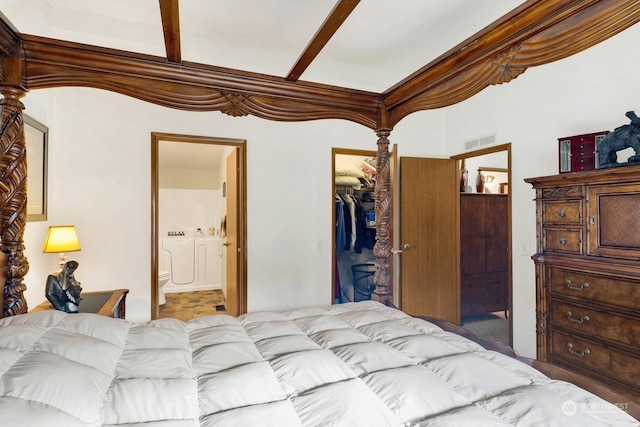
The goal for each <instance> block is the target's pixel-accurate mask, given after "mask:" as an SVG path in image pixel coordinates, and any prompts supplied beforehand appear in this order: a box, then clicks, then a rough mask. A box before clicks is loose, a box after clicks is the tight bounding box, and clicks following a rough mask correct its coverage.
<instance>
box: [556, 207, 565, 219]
mask: <svg viewBox="0 0 640 427" xmlns="http://www.w3.org/2000/svg"><path fill="white" fill-rule="evenodd" d="M564 214H565V212H564V209H560V210H559V211H558V214H557V215H558V217H559V218H562V217H564Z"/></svg>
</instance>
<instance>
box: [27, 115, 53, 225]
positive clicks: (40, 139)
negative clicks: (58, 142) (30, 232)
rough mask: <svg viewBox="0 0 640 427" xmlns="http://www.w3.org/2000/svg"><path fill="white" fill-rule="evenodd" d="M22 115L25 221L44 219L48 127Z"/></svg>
mask: <svg viewBox="0 0 640 427" xmlns="http://www.w3.org/2000/svg"><path fill="white" fill-rule="evenodd" d="M23 117H24V137H25V145H26V147H27V221H46V220H47V160H48V159H47V156H48V148H49V128H48V127H47V126H45V125H43V124H42V123H40V122H38V121H37V120H35V119H33V118H31V117H29V116H27V115H26V114H25V115H24V116H23Z"/></svg>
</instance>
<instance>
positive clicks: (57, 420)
mask: <svg viewBox="0 0 640 427" xmlns="http://www.w3.org/2000/svg"><path fill="white" fill-rule="evenodd" d="M142 423H145V424H144V425H145V426H148V427H151V426H154V427H157V426H179V427H183V426H184V427H187V426H216V427H218V426H234V427H236V426H241V427H243V426H277V427H283V426H301V425H302V426H334V425H335V426H349V427H351V426H366V427H372V426H384V427H386V426H401V425H408V426H452V425H453V426H464V427H469V426H506V425H518V426H545V427H546V426H562V427H568V426H581V427H582V426H599V425H616V426H632V425H633V426H637V425H638V422H637V421H635V420H633V419H632V418H631V417H629V416H628V415H627V414H626V413H624V412H622V411H620V410H618V409H617V408H615V407H613V406H612V405H609V404H607V403H606V402H604V401H603V400H600V399H599V398H597V397H595V396H593V395H591V394H589V393H587V392H585V391H583V390H581V389H578V388H577V387H574V386H572V385H570V384H567V383H563V382H558V381H552V380H550V379H548V378H547V377H545V376H543V375H542V374H540V373H539V372H538V371H536V370H535V369H533V368H531V367H529V366H527V365H525V364H524V363H521V362H519V361H517V360H515V359H512V358H509V357H507V356H504V355H501V354H498V353H495V352H491V351H486V350H484V349H483V348H482V347H480V346H478V345H477V344H475V343H473V342H470V341H468V340H466V339H464V338H461V337H459V336H457V335H454V334H451V333H448V332H444V331H442V330H441V329H440V328H438V327H437V326H435V325H433V324H431V323H428V322H425V321H422V320H419V319H415V318H411V317H409V316H407V315H406V314H404V313H402V312H401V311H398V310H395V309H391V308H388V307H385V306H383V305H381V304H379V303H375V302H360V303H351V304H343V305H335V306H328V307H321V308H305V309H299V310H294V311H288V312H281V313H266V312H262V313H250V314H247V315H244V316H241V317H239V318H233V317H230V316H225V315H217V316H209V317H202V318H199V319H195V320H193V321H190V322H188V323H184V322H181V321H178V320H174V319H163V320H156V321H151V322H148V323H144V324H133V323H129V322H126V321H123V320H118V319H109V318H106V317H103V316H98V315H88V314H73V315H69V314H65V313H62V312H58V311H44V312H36V313H31V314H26V315H21V316H14V317H10V318H6V319H2V320H0V425H2V426H37V427H44V426H64V427H73V426H101V425H106V426H110V425H126V426H138V425H141V424H142Z"/></svg>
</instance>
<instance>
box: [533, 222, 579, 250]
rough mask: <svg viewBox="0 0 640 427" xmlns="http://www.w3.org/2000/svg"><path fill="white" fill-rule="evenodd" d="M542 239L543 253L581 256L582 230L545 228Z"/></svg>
mask: <svg viewBox="0 0 640 427" xmlns="http://www.w3.org/2000/svg"><path fill="white" fill-rule="evenodd" d="M542 238H543V249H544V251H545V252H547V251H551V252H564V253H571V254H582V229H578V230H576V229H562V230H558V229H553V228H545V229H544V230H543V237H542Z"/></svg>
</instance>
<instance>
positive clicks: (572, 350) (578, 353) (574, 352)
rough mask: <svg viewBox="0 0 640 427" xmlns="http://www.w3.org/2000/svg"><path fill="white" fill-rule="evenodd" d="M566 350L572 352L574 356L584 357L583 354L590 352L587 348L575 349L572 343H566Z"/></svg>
mask: <svg viewBox="0 0 640 427" xmlns="http://www.w3.org/2000/svg"><path fill="white" fill-rule="evenodd" d="M567 351H568V352H569V353H571V354H573V355H574V356H578V357H584V356H587V355H588V354H591V350H589V349H588V348H585V349H584V350H582V351H575V350H574V349H573V344H571V343H567Z"/></svg>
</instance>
